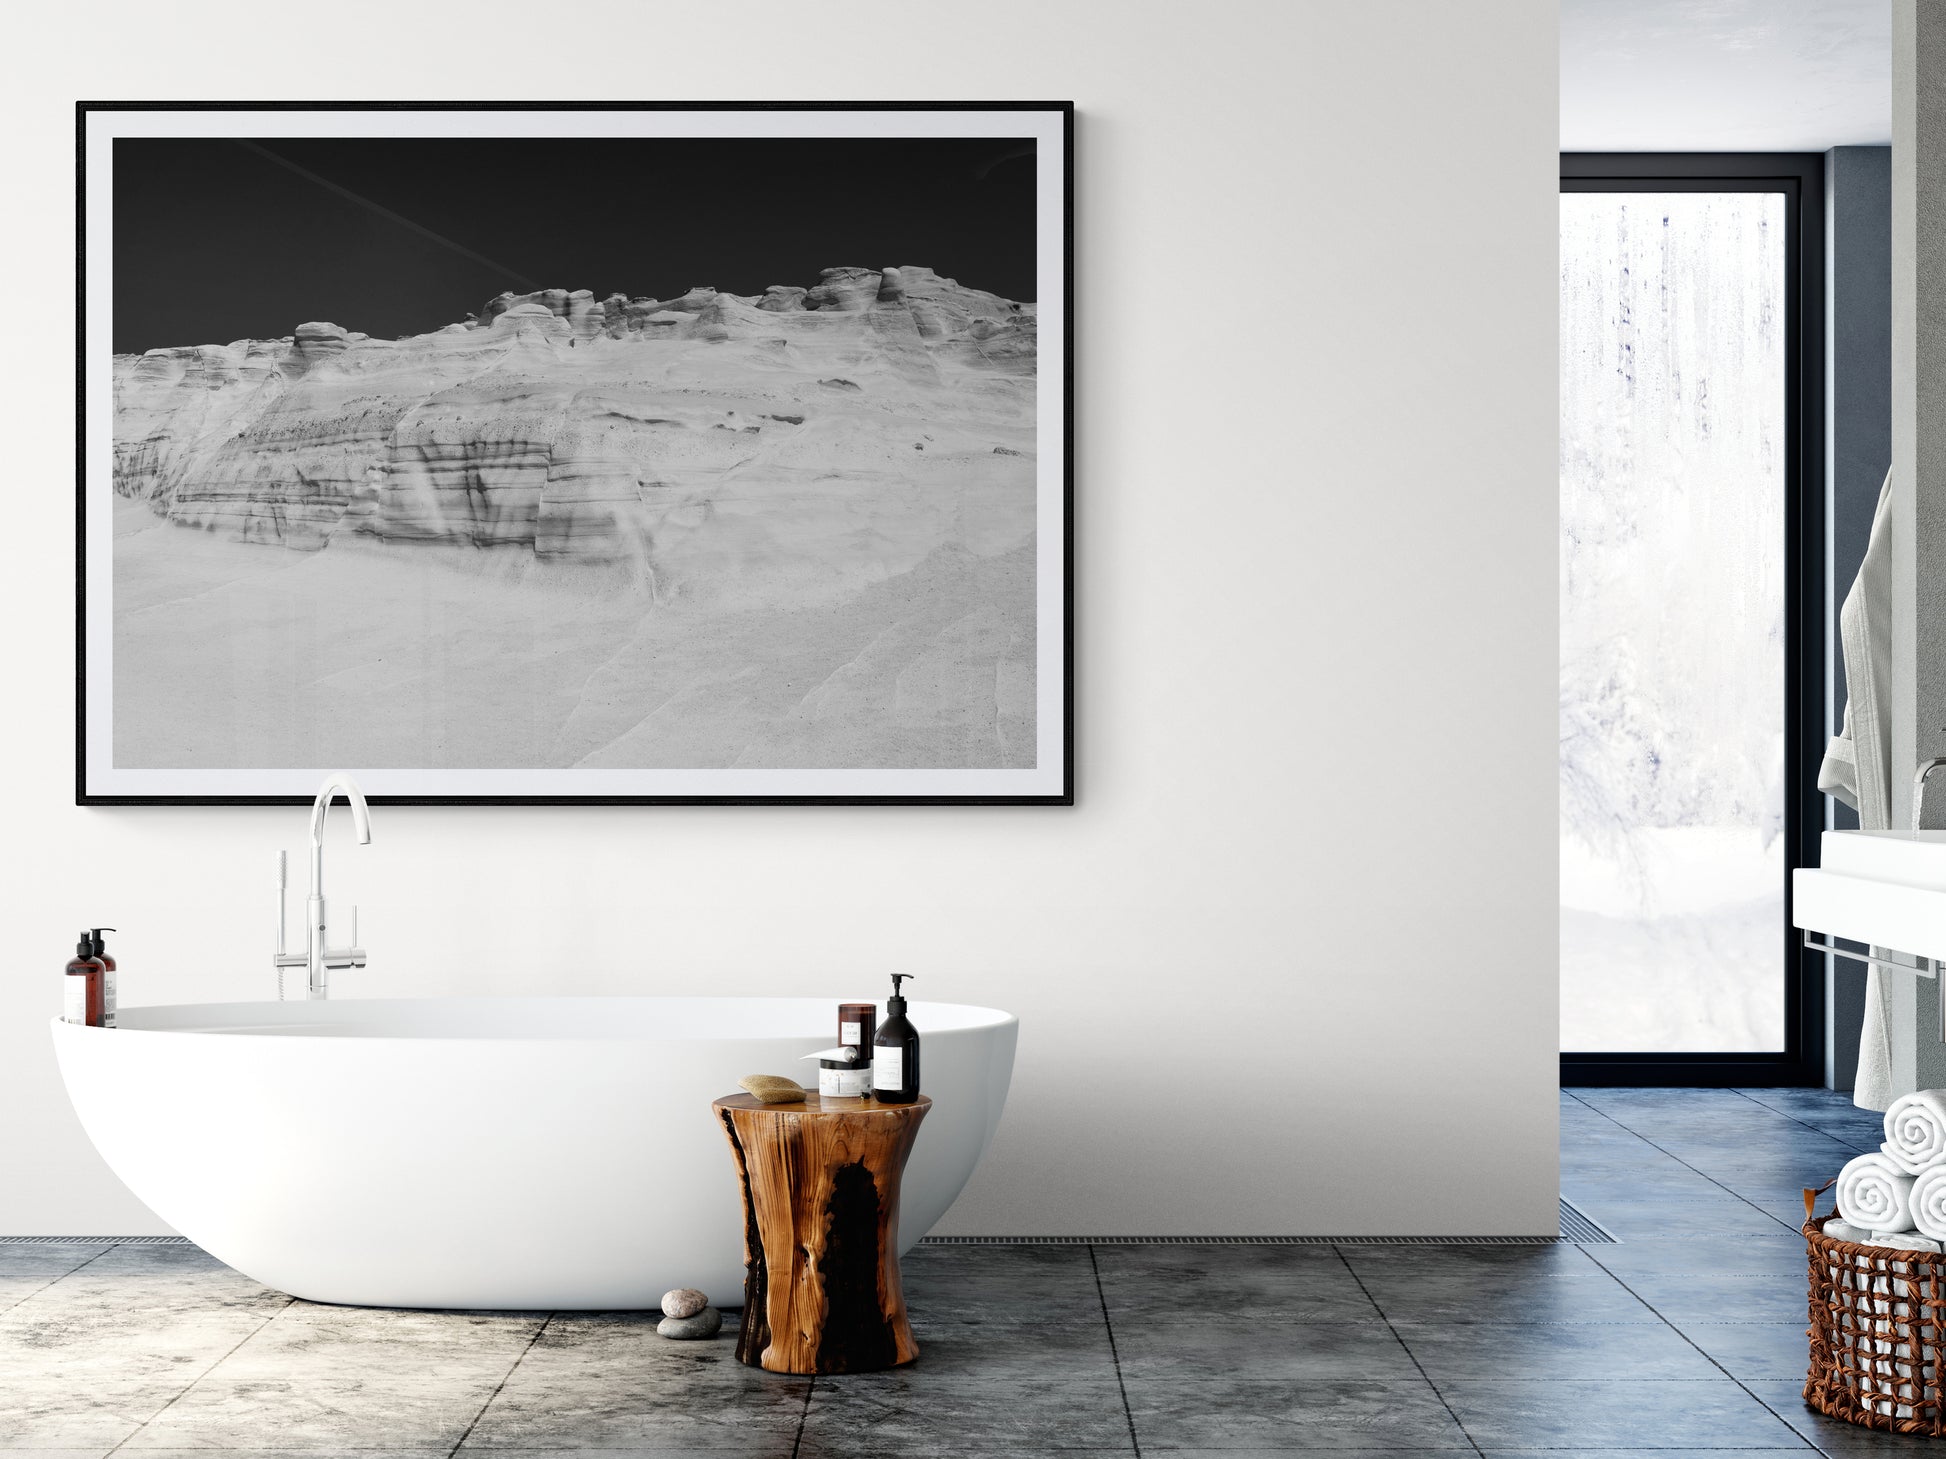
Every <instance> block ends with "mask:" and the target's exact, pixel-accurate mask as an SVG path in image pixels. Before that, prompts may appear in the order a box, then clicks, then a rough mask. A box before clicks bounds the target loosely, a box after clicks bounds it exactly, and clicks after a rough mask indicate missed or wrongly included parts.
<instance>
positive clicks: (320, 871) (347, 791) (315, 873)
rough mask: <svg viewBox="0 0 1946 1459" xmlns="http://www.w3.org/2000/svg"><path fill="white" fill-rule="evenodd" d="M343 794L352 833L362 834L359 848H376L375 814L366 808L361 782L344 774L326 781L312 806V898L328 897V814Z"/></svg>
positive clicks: (359, 835)
mask: <svg viewBox="0 0 1946 1459" xmlns="http://www.w3.org/2000/svg"><path fill="white" fill-rule="evenodd" d="M340 794H342V795H343V796H344V798H345V802H346V804H348V805H349V806H350V807H351V824H352V829H353V830H355V831H356V832H357V833H358V844H359V845H360V846H369V845H371V844H372V812H371V809H370V807H368V806H367V805H366V804H365V792H363V791H362V790H360V789H359V788H358V782H357V781H355V780H353V779H352V778H351V777H350V776H349V775H347V774H345V773H344V771H342V770H340V771H338V772H337V774H335V775H331V776H329V777H327V778H326V780H325V782H324V784H323V785H321V786H319V787H318V798H317V800H316V801H314V802H313V803H312V805H311V895H312V896H314V897H318V896H322V895H324V856H323V854H322V853H323V851H324V820H325V813H326V812H327V811H329V810H330V809H331V800H332V797H333V796H336V795H340Z"/></svg>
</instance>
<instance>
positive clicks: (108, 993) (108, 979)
mask: <svg viewBox="0 0 1946 1459" xmlns="http://www.w3.org/2000/svg"><path fill="white" fill-rule="evenodd" d="M101 1026H102V1027H103V1028H113V1027H114V1026H115V971H114V969H113V968H106V969H103V971H102V974H101Z"/></svg>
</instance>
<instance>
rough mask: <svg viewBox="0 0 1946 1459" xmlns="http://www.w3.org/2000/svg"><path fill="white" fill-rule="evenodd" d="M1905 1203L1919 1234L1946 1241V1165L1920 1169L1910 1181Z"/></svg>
mask: <svg viewBox="0 0 1946 1459" xmlns="http://www.w3.org/2000/svg"><path fill="white" fill-rule="evenodd" d="M1907 1203H1908V1205H1909V1206H1910V1207H1911V1210H1912V1224H1913V1226H1914V1227H1916V1228H1917V1229H1918V1231H1919V1234H1920V1235H1922V1236H1930V1237H1931V1238H1932V1239H1933V1240H1934V1241H1941V1242H1946V1165H1935V1166H1933V1167H1932V1169H1930V1170H1926V1171H1921V1172H1920V1174H1919V1175H1918V1176H1917V1177H1916V1178H1915V1179H1914V1180H1913V1182H1912V1193H1911V1194H1910V1195H1909V1196H1908V1197H1907Z"/></svg>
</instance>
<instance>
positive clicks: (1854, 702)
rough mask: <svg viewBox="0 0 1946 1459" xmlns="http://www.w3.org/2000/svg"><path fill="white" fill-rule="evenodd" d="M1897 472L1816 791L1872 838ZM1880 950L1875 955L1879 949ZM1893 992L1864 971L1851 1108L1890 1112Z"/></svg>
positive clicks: (1862, 576) (1875, 521) (1844, 637)
mask: <svg viewBox="0 0 1946 1459" xmlns="http://www.w3.org/2000/svg"><path fill="white" fill-rule="evenodd" d="M1891 507H1892V473H1891V472H1889V471H1888V472H1886V474H1885V484H1884V485H1883V486H1881V487H1880V488H1879V492H1878V509H1877V510H1876V511H1875V512H1874V513H1873V514H1872V537H1871V541H1870V543H1869V544H1868V545H1867V546H1866V548H1865V560H1864V562H1863V563H1861V564H1860V565H1859V568H1858V577H1857V579H1856V580H1855V581H1854V582H1853V583H1852V585H1851V591H1850V592H1849V593H1846V594H1845V606H1844V608H1843V610H1842V611H1840V613H1839V614H1838V630H1839V641H1840V642H1841V644H1842V645H1843V647H1844V653H1845V723H1844V728H1843V729H1842V730H1840V731H1839V734H1838V736H1837V738H1836V739H1834V740H1832V742H1831V744H1830V745H1829V746H1828V747H1827V748H1826V750H1825V752H1824V763H1823V764H1822V765H1820V766H1819V767H1818V789H1819V790H1821V791H1823V792H1824V793H1825V794H1827V795H1834V796H1836V797H1837V798H1838V799H1839V800H1841V801H1843V802H1844V803H1845V804H1846V805H1848V806H1850V807H1851V808H1852V809H1853V810H1855V811H1857V812H1858V824H1859V825H1860V827H1862V828H1863V829H1865V830H1867V831H1883V830H1886V829H1888V828H1889V827H1890V826H1891V824H1892V789H1891V785H1892V782H1891V775H1892V703H1891V695H1892V511H1891ZM1873 951H1874V952H1876V951H1877V949H1876V948H1874V949H1873ZM1889 999H1890V988H1889V987H1888V985H1887V983H1886V981H1885V975H1884V974H1883V973H1882V972H1880V971H1879V970H1878V969H1877V968H1867V969H1866V971H1865V1024H1864V1028H1863V1029H1862V1030H1861V1031H1860V1033H1859V1037H1858V1081H1857V1084H1856V1085H1855V1086H1854V1088H1853V1089H1852V1095H1851V1098H1852V1103H1853V1104H1855V1105H1857V1106H1858V1107H1859V1108H1860V1109H1884V1108H1885V1107H1886V1106H1888V1105H1889V1104H1891V1103H1892V1101H1893V1100H1894V1099H1897V1098H1898V1096H1899V1094H1900V1092H1901V1091H1899V1090H1897V1089H1895V1088H1893V1085H1892V1011H1891V1008H1890V1006H1889Z"/></svg>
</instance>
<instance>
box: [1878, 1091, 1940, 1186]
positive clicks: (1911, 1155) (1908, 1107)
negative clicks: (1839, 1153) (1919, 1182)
mask: <svg viewBox="0 0 1946 1459" xmlns="http://www.w3.org/2000/svg"><path fill="white" fill-rule="evenodd" d="M1882 1148H1883V1149H1884V1151H1885V1153H1886V1154H1887V1155H1889V1156H1891V1157H1892V1159H1893V1160H1894V1161H1895V1162H1896V1163H1897V1164H1898V1165H1899V1167H1900V1168H1901V1169H1903V1170H1904V1171H1905V1173H1906V1174H1907V1175H1917V1174H1918V1173H1919V1172H1920V1171H1922V1170H1924V1169H1925V1168H1926V1167H1927V1166H1928V1165H1931V1164H1933V1163H1934V1162H1935V1161H1938V1160H1946V1089H1921V1090H1920V1091H1919V1092H1918V1093H1916V1094H1908V1095H1905V1096H1904V1097H1902V1098H1900V1099H1895V1100H1893V1101H1892V1107H1891V1108H1890V1109H1888V1110H1886V1112H1885V1144H1884V1146H1883V1147H1882Z"/></svg>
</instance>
